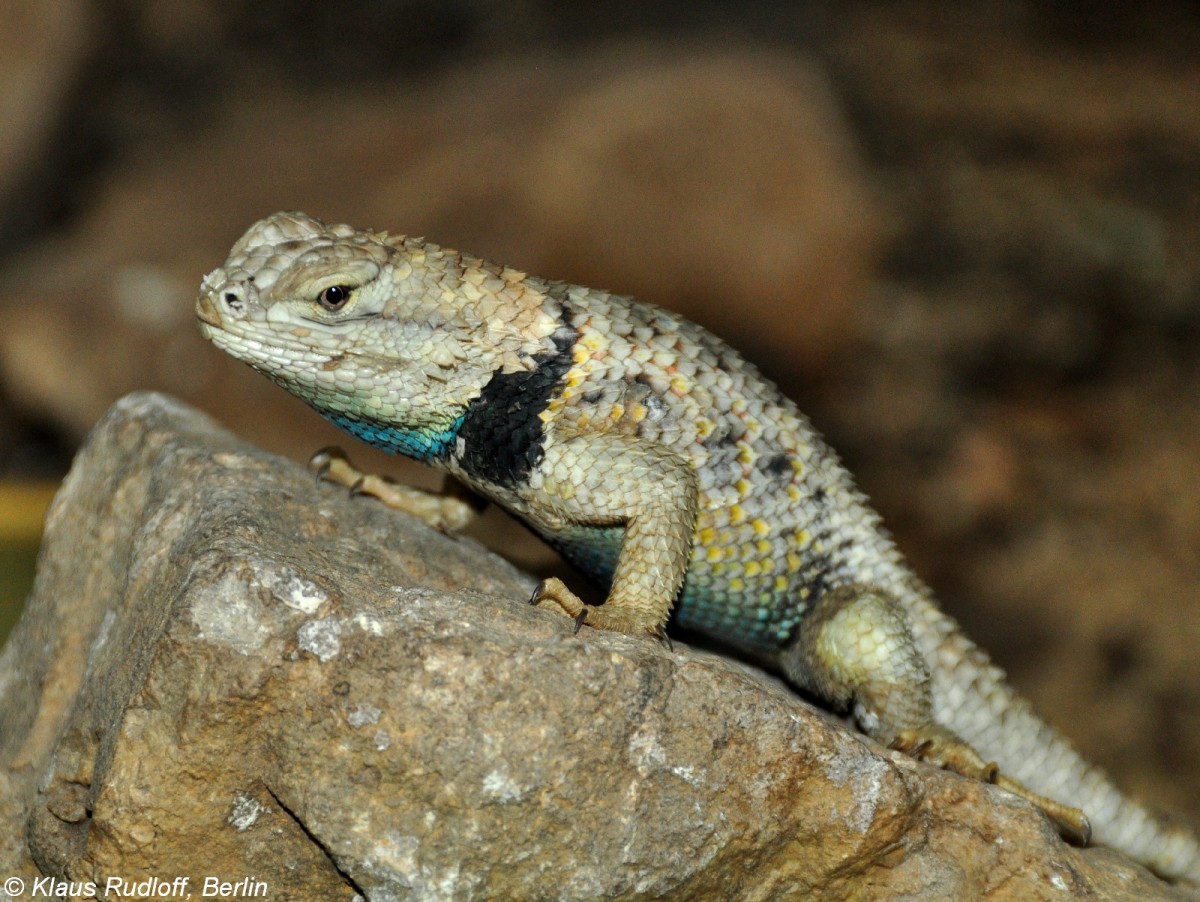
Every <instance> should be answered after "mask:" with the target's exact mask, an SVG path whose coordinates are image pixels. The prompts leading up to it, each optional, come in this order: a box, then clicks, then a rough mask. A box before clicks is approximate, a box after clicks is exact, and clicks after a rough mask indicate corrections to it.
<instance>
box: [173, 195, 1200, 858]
mask: <svg viewBox="0 0 1200 902" xmlns="http://www.w3.org/2000/svg"><path fill="white" fill-rule="evenodd" d="M196 315H197V317H198V318H199V320H200V329H201V331H202V332H203V333H204V335H205V337H207V338H209V339H210V340H212V341H213V342H214V343H215V344H216V345H217V346H218V347H220V348H222V349H224V350H225V351H227V352H229V353H230V354H232V355H233V356H234V357H236V358H238V359H240V360H242V361H244V362H246V363H248V364H250V366H252V367H254V368H255V369H257V370H259V371H261V372H263V373H265V374H266V375H267V376H269V377H270V378H271V379H273V380H274V381H275V382H277V383H278V384H279V385H281V386H283V387H284V388H285V389H287V390H288V391H290V392H292V393H293V394H295V395H297V396H299V397H300V398H302V399H303V400H305V401H307V402H308V403H309V404H310V405H312V406H313V407H314V408H315V409H316V410H317V411H318V412H319V413H320V414H322V415H323V416H325V417H326V418H328V419H329V420H331V421H332V422H334V423H336V424H337V425H338V426H340V427H342V428H343V429H345V430H347V431H348V432H350V433H352V434H353V435H355V436H357V437H358V438H360V439H363V440H364V441H367V442H370V443H371V444H373V445H377V446H379V447H381V448H384V449H385V450H387V451H391V452H394V453H398V454H403V455H406V456H408V457H412V458H415V459H417V460H420V461H423V462H425V463H427V464H430V465H432V466H434V467H437V468H440V469H442V470H444V471H445V472H447V473H448V474H449V475H450V476H452V477H453V478H454V479H455V480H457V481H458V482H459V483H461V484H463V485H465V486H466V487H468V488H469V489H471V490H472V491H473V492H475V493H478V494H479V495H481V496H483V497H484V498H487V499H490V500H491V501H494V502H496V503H498V504H500V505H501V506H502V507H504V508H505V509H507V510H508V511H510V512H511V513H514V514H516V515H517V516H518V517H520V518H521V519H522V520H524V521H525V522H526V523H528V524H529V525H530V526H531V527H533V529H535V530H536V531H537V532H538V533H540V534H541V535H542V536H543V537H545V539H546V540H547V541H548V542H549V543H550V544H551V545H553V546H554V547H555V548H557V549H559V550H560V551H561V552H562V553H563V555H564V556H565V557H566V558H567V559H568V560H570V561H571V562H572V563H574V564H575V565H577V566H578V567H579V568H580V569H581V570H583V571H584V572H585V573H587V574H589V575H590V576H593V577H594V578H596V579H597V580H599V581H601V582H602V583H603V584H605V585H608V586H609V587H610V589H609V593H608V596H607V598H606V600H605V601H604V602H603V603H602V604H599V605H594V606H593V605H588V604H585V603H584V602H583V601H581V600H580V599H579V597H578V596H576V595H575V594H574V593H573V592H571V590H570V589H568V588H567V587H566V586H565V585H564V584H563V583H562V582H561V581H560V580H558V579H549V580H546V581H544V582H543V583H542V584H541V585H540V586H539V587H538V589H537V591H536V592H535V594H534V598H533V601H534V602H535V603H541V604H549V605H552V606H553V607H555V608H558V609H561V610H562V611H563V612H565V613H566V614H568V615H570V616H571V617H573V618H575V621H576V623H577V626H578V625H582V624H586V625H588V626H590V627H596V628H600V629H612V630H620V631H622V632H627V633H648V634H651V635H655V636H659V637H662V636H664V635H665V633H664V632H663V630H664V627H665V625H666V622H667V620H668V617H669V615H671V613H672V611H674V618H675V620H676V622H678V623H679V624H680V625H681V626H683V627H686V628H688V629H691V630H696V631H699V632H702V633H706V634H709V635H711V636H714V637H716V638H717V639H719V640H721V641H723V642H725V643H728V644H730V645H732V646H735V647H737V648H740V649H742V650H744V651H745V652H747V653H750V654H752V655H754V656H755V657H757V658H758V659H760V660H761V659H766V660H768V661H770V662H772V663H773V664H774V665H775V666H776V667H777V668H778V669H779V670H781V671H782V673H783V674H784V675H785V676H786V677H787V678H788V679H789V680H791V681H792V682H793V683H794V684H795V685H796V686H798V687H800V688H801V689H803V690H806V691H809V692H811V693H812V694H814V695H816V696H817V697H819V698H821V699H824V700H825V701H826V702H828V703H830V704H831V705H833V706H835V707H837V708H840V709H845V710H849V711H850V712H851V713H852V714H853V715H854V717H855V719H856V721H857V722H858V724H859V725H860V726H861V727H862V729H863V730H864V731H865V732H866V733H867V734H869V735H870V736H872V737H874V738H875V739H877V740H879V741H880V742H883V743H885V744H889V745H891V746H892V747H893V748H898V749H902V750H904V751H907V752H909V753H910V754H913V755H915V756H916V757H918V758H921V759H924V760H927V761H929V762H931V763H934V764H936V765H939V766H943V767H949V768H951V769H953V770H955V771H958V772H959V773H962V774H965V775H968V776H973V777H977V778H979V779H982V780H988V781H992V782H996V783H999V784H1000V785H1002V786H1004V787H1006V788H1008V789H1010V790H1012V791H1014V792H1016V793H1018V794H1019V795H1022V796H1024V797H1025V798H1027V799H1029V800H1030V801H1032V802H1033V803H1034V804H1035V805H1037V806H1038V807H1039V808H1041V809H1042V810H1043V811H1044V812H1046V814H1047V815H1049V816H1050V817H1051V818H1052V820H1053V821H1054V822H1055V823H1056V824H1057V825H1058V827H1059V829H1060V831H1062V832H1063V834H1064V835H1066V836H1067V837H1068V838H1072V839H1074V840H1075V841H1078V842H1086V841H1087V840H1088V836H1089V833H1093V834H1094V838H1095V839H1096V841H1098V842H1100V843H1103V844H1105V845H1108V846H1111V847H1113V848H1116V849H1119V850H1121V851H1124V852H1126V853H1127V854H1129V855H1130V856H1131V857H1133V858H1135V859H1137V860H1138V861H1141V862H1143V863H1145V864H1146V865H1148V866H1149V867H1151V868H1152V869H1154V870H1155V871H1157V872H1158V873H1160V874H1162V875H1164V876H1168V877H1175V878H1183V879H1187V880H1191V881H1193V882H1200V843H1198V842H1197V839H1196V837H1195V836H1194V835H1193V834H1192V833H1190V832H1188V831H1187V830H1186V829H1184V828H1182V827H1169V826H1166V825H1164V824H1162V823H1161V822H1160V821H1158V820H1156V819H1155V818H1154V817H1153V816H1152V815H1151V814H1149V813H1148V812H1147V811H1146V810H1145V809H1144V808H1142V807H1141V806H1139V805H1138V804H1137V803H1135V802H1133V801H1131V800H1129V799H1127V798H1125V797H1124V796H1122V795H1121V794H1120V792H1119V791H1118V790H1117V789H1116V788H1115V787H1114V786H1113V784H1112V783H1111V782H1110V781H1109V780H1108V778H1107V777H1106V776H1105V775H1104V774H1103V773H1102V772H1101V771H1100V770H1099V769H1097V768H1095V767H1094V766H1091V765H1089V764H1087V763H1086V762H1085V761H1084V760H1083V759H1082V758H1081V757H1080V756H1079V755H1078V754H1077V753H1076V752H1075V751H1074V750H1072V749H1071V747H1070V746H1069V745H1068V743H1067V742H1066V740H1065V739H1063V738H1062V737H1061V736H1060V735H1059V734H1058V733H1056V732H1054V731H1053V730H1052V729H1051V728H1050V727H1048V726H1046V725H1045V724H1044V723H1043V722H1042V721H1040V720H1039V719H1038V718H1037V717H1036V716H1035V715H1034V713H1033V712H1032V710H1031V709H1030V707H1029V705H1028V704H1027V703H1026V702H1025V701H1023V700H1022V699H1020V698H1019V697H1017V696H1016V695H1015V694H1014V693H1013V691H1012V690H1011V689H1010V688H1009V687H1008V686H1007V684H1006V683H1005V680H1004V675H1003V674H1002V672H1001V671H1000V670H999V669H998V668H997V667H996V666H994V665H993V664H992V663H991V662H990V661H989V660H988V658H987V657H986V655H985V654H984V653H983V652H982V651H981V650H980V649H979V648H978V647H977V646H975V645H974V644H972V643H971V642H970V641H969V640H968V639H967V638H966V637H965V636H963V634H962V633H961V631H960V630H959V628H958V626H957V625H956V624H955V623H954V621H953V620H951V619H950V618H949V617H948V616H947V615H945V614H943V613H942V612H941V611H940V610H939V609H938V608H937V607H936V605H935V604H934V602H933V600H932V597H931V595H930V593H929V591H928V590H927V589H926V588H925V587H924V586H923V585H922V584H921V582H920V581H919V580H918V579H917V577H916V576H914V575H913V573H912V572H911V571H910V570H909V569H908V567H907V566H906V565H905V563H904V561H903V560H902V558H901V556H900V554H899V552H898V551H897V549H896V547H895V546H894V544H893V543H892V541H891V540H890V538H889V537H888V535H887V534H886V532H885V531H884V530H883V529H882V527H881V525H880V521H879V517H878V515H876V514H875V512H874V511H872V510H871V508H870V507H869V506H868V505H867V502H866V499H865V498H864V496H863V495H862V494H861V493H860V492H859V491H858V490H857V489H856V488H855V486H854V484H853V481H852V480H851V478H850V476H849V474H848V473H847V472H846V470H845V469H844V468H843V467H842V465H841V463H840V462H839V460H838V458H837V456H836V454H835V453H834V452H833V451H832V450H830V448H829V447H828V446H827V445H826V444H825V443H824V441H823V440H822V439H821V437H820V436H819V435H818V434H817V433H816V432H815V431H814V430H813V428H812V427H811V426H810V425H809V423H808V421H807V420H806V419H805V417H804V416H803V415H802V414H801V413H800V412H799V411H798V410H797V409H796V407H795V405H794V404H793V403H792V402H791V401H789V400H788V399H787V398H785V397H784V396H783V395H782V394H780V392H779V390H778V389H776V388H775V386H774V385H772V384H771V383H770V382H769V381H767V380H766V379H765V378H764V377H763V376H762V375H760V374H759V372H758V371H757V370H756V369H755V368H754V367H753V366H752V365H750V364H749V363H747V362H746V361H745V360H743V359H742V357H741V356H740V355H739V354H738V353H737V352H736V351H735V350H733V348H731V347H729V346H728V345H727V344H725V343H724V342H722V341H721V340H720V339H718V338H716V337H715V336H713V335H711V334H710V333H709V332H706V331H705V330H704V329H702V328H701V327H699V326H697V325H695V324H694V323H691V322H689V321H687V320H685V319H684V318H683V317H681V316H679V315H677V314H674V313H671V312H669V311H667V310H663V309H660V308H658V307H654V306H651V305H649V304H642V303H638V302H636V301H634V300H632V299H630V298H627V297H621V296H618V295H613V294H609V293H607V292H604V291H596V290H593V289H589V288H582V287H579V286H576V285H569V284H565V283H562V282H553V281H547V280H543V279H539V278H534V277H532V276H527V275H526V274H524V273H522V272H518V271H516V270H513V269H509V268H505V267H502V266H497V265H494V264H492V263H489V262H486V261H484V260H480V259H476V258H474V257H470V256H468V255H465V254H459V253H457V252H454V251H451V250H446V249H443V248H440V247H437V246H436V245H433V244H429V243H427V242H425V241H422V240H420V239H417V238H409V237H404V236H390V235H388V234H386V233H376V232H369V231H360V230H357V229H354V228H351V227H350V226H347V225H326V224H324V223H322V222H320V221H319V220H316V219H313V218H311V217H308V216H305V215H303V214H300V213H279V214H276V215H274V216H270V217H268V218H267V219H264V220H262V221H260V222H258V223H256V224H255V225H253V226H252V227H251V228H250V230H249V231H248V232H246V234H245V235H244V236H242V238H241V239H240V240H239V241H238V242H237V244H235V245H234V247H233V250H232V251H231V253H230V257H229V259H228V260H227V261H226V262H225V263H224V265H222V266H221V267H220V268H218V269H216V270H214V271H213V272H211V273H209V275H208V276H207V277H205V279H204V282H203V285H202V288H201V294H200V297H199V299H198V300H197V303H196ZM324 466H325V468H326V469H328V471H329V473H330V474H331V475H332V476H333V478H335V479H338V480H340V481H342V482H344V483H347V484H356V483H359V481H360V479H362V480H363V482H362V483H361V484H363V485H365V487H366V489H367V490H368V491H369V492H371V493H373V494H377V495H379V496H380V497H382V498H383V499H384V500H385V501H388V503H390V504H392V505H394V506H396V507H399V508H401V509H403V510H407V511H409V512H411V513H416V514H417V515H419V516H421V517H422V518H424V519H425V520H426V521H427V522H429V523H432V524H434V525H437V526H440V527H442V528H444V529H457V528H460V527H461V526H463V525H465V523H466V522H467V521H468V520H469V518H470V515H471V512H472V508H471V507H470V505H468V504H467V503H465V502H464V501H463V500H462V499H461V498H457V497H454V496H453V495H450V494H446V495H434V494H429V493H425V492H421V491H418V490H416V489H411V488H406V487H403V486H396V485H391V484H389V483H387V482H385V481H383V480H380V479H378V478H365V479H364V478H363V477H361V474H358V473H357V471H355V470H354V469H353V468H352V467H351V466H350V465H349V464H348V463H347V462H346V461H345V460H344V459H343V458H341V457H337V456H329V457H326V458H325V460H324ZM976 749H978V750H979V752H982V753H983V755H986V756H987V760H985V758H984V757H981V755H980V754H979V753H978V752H976ZM991 759H994V760H995V761H997V762H999V768H997V765H996V764H993V763H988V761H990V760H991ZM1070 806H1078V807H1077V808H1076V807H1070ZM1084 812H1086V816H1085V814H1084ZM1089 821H1090V824H1089Z"/></svg>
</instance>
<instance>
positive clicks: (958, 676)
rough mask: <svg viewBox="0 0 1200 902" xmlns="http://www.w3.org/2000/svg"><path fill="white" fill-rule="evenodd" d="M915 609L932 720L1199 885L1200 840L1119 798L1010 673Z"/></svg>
mask: <svg viewBox="0 0 1200 902" xmlns="http://www.w3.org/2000/svg"><path fill="white" fill-rule="evenodd" d="M910 610H912V613H913V614H914V615H915V616H917V617H919V618H920V619H922V620H923V621H924V622H925V625H927V626H928V627H929V630H928V631H926V630H918V636H919V638H918V641H919V642H922V644H923V645H924V646H925V647H923V648H922V650H923V651H924V653H925V655H926V657H927V658H928V660H929V661H930V663H931V668H930V669H931V671H932V674H933V686H932V689H933V705H934V717H935V718H936V719H937V721H938V722H939V723H941V724H943V725H944V726H946V727H948V728H949V729H951V730H953V731H954V732H955V733H957V734H958V735H959V736H961V737H962V738H963V739H964V740H966V741H967V742H968V743H970V744H971V745H972V746H974V747H975V749H976V750H977V751H978V752H979V754H980V755H982V756H983V757H984V758H985V759H988V760H993V761H995V762H996V763H997V764H999V766H1000V772H1001V773H1002V774H1005V775H1007V776H1008V777H1011V778H1015V779H1017V780H1018V781H1020V782H1021V783H1024V784H1025V785H1026V786H1027V787H1029V788H1030V789H1031V790H1033V791H1034V792H1036V793H1039V794H1040V795H1044V796H1047V797H1048V798H1051V799H1054V800H1055V801H1058V802H1061V803H1063V804H1066V805H1071V806H1074V807H1077V808H1081V809H1083V812H1084V814H1086V815H1087V817H1088V818H1089V819H1090V821H1091V824H1092V838H1093V840H1094V841H1095V842H1097V843H1100V844H1101V845H1105V846H1109V847H1110V848H1113V849H1117V850H1118V851H1120V852H1123V853H1125V854H1126V855H1128V856H1129V857H1130V858H1133V859H1134V860H1136V861H1139V862H1141V863H1143V864H1144V865H1146V866H1147V867H1149V868H1150V869H1151V870H1153V871H1155V872H1156V873H1158V874H1160V875H1161V876H1163V877H1168V878H1172V879H1182V880H1187V881H1190V882H1192V883H1196V884H1200V839H1198V838H1197V836H1196V834H1195V833H1193V832H1192V831H1190V830H1188V829H1187V828H1186V827H1184V826H1183V825H1172V824H1168V823H1166V822H1165V821H1164V820H1162V819H1161V818H1159V817H1157V816H1155V815H1153V814H1151V813H1150V812H1149V811H1148V810H1147V809H1146V808H1143V807H1142V806H1141V805H1139V804H1138V803H1137V802H1134V801H1133V800H1132V799H1129V798H1128V797H1126V796H1125V795H1123V794H1122V793H1121V791H1120V790H1118V789H1117V787H1116V786H1115V785H1114V784H1113V783H1112V781H1111V780H1110V779H1109V778H1108V776H1107V775H1106V774H1105V773H1104V772H1103V771H1102V770H1101V769H1100V768H1098V767H1096V766H1095V765H1092V764H1089V763H1088V762H1087V761H1085V760H1084V759H1083V757H1082V756H1080V755H1079V753H1078V752H1076V751H1075V750H1074V749H1073V748H1071V745H1070V743H1068V742H1067V740H1066V739H1065V738H1064V737H1063V736H1062V735H1060V734H1059V733H1058V732H1057V731H1056V730H1054V729H1053V728H1051V727H1050V726H1048V725H1047V724H1046V723H1044V722H1043V721H1042V720H1041V719H1040V718H1039V717H1038V716H1037V715H1036V714H1035V713H1034V712H1033V709H1032V707H1030V705H1029V703H1028V702H1027V701H1025V700H1024V699H1022V698H1021V697H1020V696H1018V695H1017V694H1016V692H1014V691H1013V690H1012V688H1011V687H1009V685H1008V682H1007V680H1006V679H1005V677H1004V672H1003V671H1002V670H1000V668H999V667H997V666H996V665H995V664H993V663H992V662H991V661H990V660H989V659H988V657H987V655H986V654H984V652H983V651H982V650H981V649H980V648H979V647H978V646H976V645H974V644H973V643H972V642H971V641H970V640H969V639H967V638H965V637H964V636H963V634H962V633H961V632H960V631H959V629H958V627H957V625H956V624H955V623H954V621H952V620H951V619H950V618H949V617H948V616H946V615H945V614H944V613H942V612H941V611H939V610H938V609H937V608H936V607H934V606H933V605H932V604H931V603H930V602H928V601H927V600H926V599H924V598H921V599H917V600H915V603H914V604H912V606H911V608H910Z"/></svg>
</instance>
